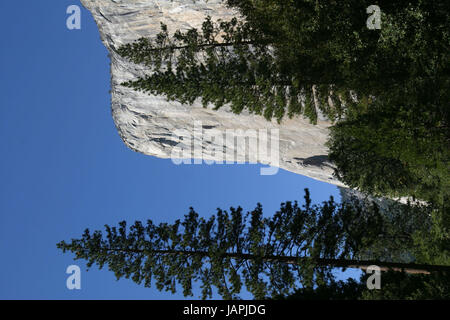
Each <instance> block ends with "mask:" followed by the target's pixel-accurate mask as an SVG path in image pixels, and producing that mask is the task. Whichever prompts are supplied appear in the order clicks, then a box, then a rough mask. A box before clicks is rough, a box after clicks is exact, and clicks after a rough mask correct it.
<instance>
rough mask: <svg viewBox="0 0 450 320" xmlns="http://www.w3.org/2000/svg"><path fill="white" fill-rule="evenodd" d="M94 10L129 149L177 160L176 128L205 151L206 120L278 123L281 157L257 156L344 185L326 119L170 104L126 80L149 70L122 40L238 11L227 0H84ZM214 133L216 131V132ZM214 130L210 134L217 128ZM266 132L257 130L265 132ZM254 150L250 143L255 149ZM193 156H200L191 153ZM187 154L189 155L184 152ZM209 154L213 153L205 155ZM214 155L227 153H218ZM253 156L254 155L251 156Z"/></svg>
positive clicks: (209, 126)
mask: <svg viewBox="0 0 450 320" xmlns="http://www.w3.org/2000/svg"><path fill="white" fill-rule="evenodd" d="M81 2H82V4H83V5H84V6H85V7H86V8H87V9H88V10H90V12H91V13H92V15H93V17H94V19H95V21H96V23H97V25H98V28H99V31H100V35H101V39H102V41H103V43H104V45H105V46H106V47H107V48H108V50H109V52H110V56H111V89H112V100H111V101H112V105H111V109H112V116H113V118H114V122H115V124H116V126H117V130H118V132H119V134H120V136H121V138H122V139H123V141H124V143H125V144H126V145H127V146H128V147H129V148H131V149H133V150H135V151H137V152H141V153H144V154H147V155H152V156H156V157H160V158H170V157H171V156H172V158H173V151H174V146H176V145H178V144H179V143H181V142H183V143H185V140H184V138H182V137H180V136H177V135H176V134H174V133H175V132H176V131H177V130H180V129H183V130H184V131H185V132H187V133H190V134H192V136H193V137H194V141H197V144H198V145H197V146H200V148H201V149H202V150H205V149H207V148H208V147H211V145H213V146H214V144H216V145H218V144H219V142H217V141H214V142H212V141H209V142H205V141H203V140H198V139H197V140H196V138H195V132H194V131H195V130H194V127H195V124H197V127H198V126H199V124H201V126H202V127H200V128H203V133H204V134H208V131H210V130H214V132H223V133H225V132H226V130H227V129H228V130H238V129H241V130H244V131H245V130H252V129H254V130H257V131H258V132H259V130H268V132H269V134H270V133H271V132H274V131H273V129H278V134H279V157H277V159H274V158H273V157H268V158H266V159H261V158H258V161H259V162H261V163H266V164H271V165H273V166H277V167H280V168H283V169H286V170H289V171H292V172H295V173H299V174H302V175H305V176H308V177H311V178H314V179H317V180H321V181H325V182H328V183H332V184H336V185H340V186H342V184H341V183H340V182H339V181H337V180H336V179H335V178H333V176H332V172H333V167H332V165H331V164H330V163H329V161H328V159H327V156H326V155H327V148H326V147H325V145H324V144H325V142H326V140H327V137H328V132H329V131H328V127H329V126H330V123H329V122H327V121H325V120H320V121H319V123H318V124H317V125H312V124H310V123H309V122H308V120H306V119H303V118H300V117H297V118H294V119H286V120H284V121H283V122H282V123H281V124H280V125H278V124H277V123H276V122H268V121H266V120H265V119H264V118H263V117H261V116H257V115H251V114H240V115H235V114H233V113H231V112H230V110H229V109H227V108H221V109H220V110H218V111H214V110H212V108H203V107H202V106H201V105H200V104H199V103H196V104H194V105H193V106H189V105H182V104H180V103H176V102H167V101H166V100H165V98H164V97H162V96H148V95H146V94H143V93H138V92H135V91H133V90H132V89H129V88H126V87H123V86H121V85H120V84H121V83H122V82H124V81H128V80H131V79H134V78H136V77H137V76H139V75H143V74H144V73H145V70H144V69H143V68H142V67H141V66H137V65H134V64H133V63H130V62H128V61H127V60H124V59H123V58H121V57H120V56H119V55H117V53H116V52H115V50H116V49H117V48H118V47H119V46H120V45H122V44H125V43H129V42H132V41H134V40H136V39H138V38H140V37H154V36H155V35H156V34H157V33H158V32H159V31H160V23H161V22H163V23H165V24H166V25H167V26H168V28H169V31H170V32H171V33H172V32H173V31H175V30H177V29H182V30H185V29H188V28H192V27H199V26H201V23H202V22H203V21H204V19H205V17H206V16H208V15H209V16H211V17H212V18H213V20H216V19H223V20H228V19H231V18H232V17H233V16H236V15H237V13H236V12H235V11H233V10H231V9H229V8H227V7H225V6H224V4H223V3H222V1H221V0H209V1H207V2H206V1H204V0H197V1H195V2H194V1H193V0H173V1H169V0H81ZM211 132H212V131H211ZM211 132H210V133H211ZM260 137H261V136H258V138H260ZM238 141H239V140H238ZM241 147H242V146H240V145H239V143H237V144H233V145H231V144H230V145H229V144H227V145H226V146H225V147H224V148H223V150H222V149H221V150H222V151H223V153H224V154H225V153H230V152H231V153H232V154H233V153H234V152H235V151H237V152H238V151H239V148H241ZM252 152H255V149H252V146H250V151H249V154H251V153H252ZM188 157H196V156H195V154H194V153H193V154H191V155H189V156H188ZM183 158H185V157H183ZM204 158H208V157H207V156H205V157H204ZM209 158H210V159H216V160H218V159H223V158H222V155H220V154H219V153H215V154H214V155H212V156H210V157H209ZM247 160H248V159H247Z"/></svg>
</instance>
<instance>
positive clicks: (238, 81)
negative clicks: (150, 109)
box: [118, 18, 342, 123]
mask: <svg viewBox="0 0 450 320" xmlns="http://www.w3.org/2000/svg"><path fill="white" fill-rule="evenodd" d="M161 28H162V31H161V33H159V34H158V36H157V37H156V39H155V40H150V39H145V38H142V39H139V40H138V41H136V42H135V43H132V44H127V45H124V46H122V47H120V48H119V50H118V53H119V54H120V55H121V56H123V57H126V58H128V59H130V60H131V61H133V62H134V63H140V64H144V65H145V66H146V67H147V68H148V70H149V75H148V76H146V77H143V78H139V79H137V80H133V81H129V82H126V83H124V84H123V85H125V86H128V87H131V88H134V89H136V90H139V91H144V92H147V93H150V94H159V95H165V96H166V97H167V98H168V99H169V100H176V101H179V102H181V103H189V104H192V103H193V102H194V101H195V100H196V99H201V101H202V103H203V105H204V106H205V107H206V106H207V105H208V104H212V105H213V106H214V107H215V108H216V109H218V108H220V107H222V106H223V105H224V104H230V106H231V109H232V111H233V112H235V113H240V112H241V111H242V110H244V109H246V110H248V111H250V112H251V113H256V114H261V115H263V116H264V117H266V119H268V120H270V119H272V118H276V119H277V120H278V121H279V122H280V121H281V119H282V118H283V117H284V116H285V114H286V113H287V115H288V116H289V117H293V116H294V115H296V114H303V115H305V116H307V117H308V118H309V119H310V120H311V122H313V123H315V122H316V121H317V114H316V112H317V109H324V108H325V105H324V104H317V105H316V104H314V102H313V97H312V93H311V91H312V86H313V85H314V84H315V82H313V81H311V79H309V78H308V77H305V76H303V74H296V73H292V70H291V67H292V66H287V65H284V64H286V63H290V62H287V61H284V60H280V59H279V58H278V57H277V56H276V55H275V54H274V49H273V47H272V45H268V40H267V39H266V38H265V35H263V34H261V33H260V32H259V31H258V30H255V29H254V28H251V26H250V25H249V24H247V23H242V22H238V21H237V20H236V19H232V20H231V21H229V22H224V21H219V22H217V23H213V22H212V21H211V19H210V18H208V19H206V21H205V22H204V23H203V26H202V30H201V32H199V31H198V30H197V29H191V30H188V31H186V32H181V31H177V32H176V33H175V34H174V35H173V37H171V36H169V34H168V32H167V27H166V26H165V25H162V27H161ZM219 34H220V36H219ZM288 70H289V72H286V71H288ZM321 88H322V95H323V98H324V99H325V100H326V99H327V97H328V96H332V97H333V98H334V99H335V100H337V97H336V96H333V95H334V94H333V91H332V90H330V89H331V84H330V85H322V86H321ZM303 105H306V106H307V108H306V109H304V108H302V106H303ZM303 110H304V111H305V112H302V111H303ZM322 111H323V112H324V111H325V110H322ZM336 111H338V113H339V114H340V113H342V110H340V109H336V110H335V109H332V110H331V109H328V110H327V111H326V112H324V113H325V114H327V115H330V117H332V118H335V117H338V114H337V113H336Z"/></svg>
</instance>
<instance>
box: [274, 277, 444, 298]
mask: <svg viewBox="0 0 450 320" xmlns="http://www.w3.org/2000/svg"><path fill="white" fill-rule="evenodd" d="M369 276H370V275H369V274H367V275H366V274H363V275H361V277H360V279H359V281H356V280H354V279H351V278H350V279H348V280H347V281H331V282H330V283H328V284H326V285H322V286H318V287H316V288H300V289H297V290H296V291H295V292H294V293H293V294H292V295H289V296H286V297H283V296H278V297H275V299H286V300H443V299H446V300H448V299H450V277H449V274H448V273H445V272H434V273H432V274H430V275H423V274H407V273H402V272H385V273H383V274H382V276H381V288H380V289H379V290H376V289H375V290H369V289H367V285H366V281H367V278H368V277H369Z"/></svg>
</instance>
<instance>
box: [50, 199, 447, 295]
mask: <svg viewBox="0 0 450 320" xmlns="http://www.w3.org/2000/svg"><path fill="white" fill-rule="evenodd" d="M405 212H408V211H405ZM422 216H423V215H422ZM409 217H410V218H411V219H412V216H411V215H410V216H409ZM386 219H387V218H385V217H384V215H383V214H382V213H381V212H380V210H379V209H378V207H377V206H376V205H374V204H368V205H359V204H358V203H356V202H355V203H353V204H350V203H343V204H337V203H336V202H334V200H333V199H332V198H330V200H329V201H327V202H324V203H323V204H321V205H312V204H311V199H310V196H309V192H308V191H307V190H305V203H304V205H303V206H300V205H299V204H298V203H297V202H294V203H292V202H286V203H283V204H282V205H281V207H280V210H279V211H278V212H276V213H275V214H274V216H273V217H271V218H264V217H263V211H262V207H261V205H260V204H258V206H257V207H256V208H255V209H254V210H253V211H251V212H248V213H247V214H244V213H243V210H242V208H240V207H238V208H230V211H229V212H227V211H222V210H220V209H218V211H217V215H213V216H211V217H210V218H208V219H204V218H201V217H199V215H198V214H197V213H196V212H195V211H194V210H193V209H192V208H191V210H190V212H189V213H188V214H187V215H186V216H185V217H184V220H183V221H180V220H177V221H175V223H173V224H168V223H161V224H159V225H155V224H153V222H152V221H151V220H148V221H147V223H146V224H143V223H142V222H139V221H137V222H135V223H134V224H133V225H131V226H130V227H129V228H127V223H126V222H125V221H123V222H121V223H119V227H118V228H117V227H110V226H108V225H106V226H105V227H106V234H105V235H104V234H103V233H102V232H101V231H94V232H92V233H91V232H90V231H89V230H88V229H87V230H86V231H85V233H84V234H83V236H82V238H81V239H72V241H71V242H70V243H66V242H64V241H62V242H60V243H59V244H58V245H57V246H58V248H60V249H62V250H63V252H66V251H70V252H73V253H74V254H75V258H76V259H85V260H86V261H87V266H88V267H91V266H92V265H94V264H97V265H98V266H99V268H102V267H104V266H105V265H107V266H108V268H109V269H110V270H111V271H113V272H114V273H115V275H116V277H117V278H118V279H119V278H122V277H125V278H131V279H132V280H133V281H134V282H136V283H138V284H141V283H143V284H144V285H145V286H147V287H149V286H151V284H152V281H153V282H154V283H155V284H156V287H157V289H158V290H166V291H171V292H175V291H176V290H177V285H178V286H181V288H182V290H183V294H184V295H185V296H190V295H192V294H193V282H194V281H196V282H199V283H200V285H201V288H202V293H201V296H202V298H208V297H211V294H212V287H215V288H216V289H217V291H218V293H219V294H220V295H221V296H222V297H223V298H225V299H231V298H237V297H238V294H239V293H240V292H241V290H242V288H243V286H244V285H245V287H246V288H247V290H248V291H249V292H250V293H252V294H253V295H254V297H255V298H258V299H262V298H265V297H268V296H275V295H287V294H290V293H292V290H294V289H295V288H298V287H299V286H301V287H308V288H313V287H314V286H315V285H323V284H327V283H329V282H330V281H333V279H334V276H333V273H332V270H333V269H334V268H361V269H365V268H367V266H369V265H372V264H376V265H378V266H380V268H382V270H390V269H393V270H398V271H401V270H403V271H405V272H412V273H417V272H419V273H428V272H430V271H434V270H447V269H449V268H450V267H446V266H445V265H444V266H440V265H430V264H420V261H417V260H416V261H414V260H411V259H410V258H408V259H404V258H402V257H401V256H400V255H398V254H396V253H395V252H394V253H392V255H391V256H387V255H386V253H385V252H382V254H378V253H377V252H376V249H377V248H379V247H380V246H382V245H383V244H384V243H386V242H389V243H391V242H395V241H397V240H400V239H397V237H398V236H401V237H403V238H402V241H404V243H405V245H408V247H407V248H404V249H405V250H409V251H411V247H409V243H408V242H407V241H405V239H404V237H405V233H404V232H402V233H400V232H398V231H399V226H395V224H394V223H392V221H391V222H390V224H391V225H392V228H391V229H392V230H389V228H388V227H387V224H386V223H387V222H388V224H389V221H388V220H389V219H388V220H386ZM415 228H416V229H417V228H419V229H420V228H422V229H423V230H426V228H427V225H426V224H423V223H422V224H419V223H417V224H415ZM424 228H425V229H424ZM412 229H413V230H414V228H412ZM407 236H410V235H407ZM380 239H382V240H380ZM396 239H397V240H396ZM398 243H400V241H398ZM397 250H398V251H401V250H402V248H397ZM384 251H386V250H384ZM413 254H414V253H413ZM365 257H366V258H372V259H373V258H376V259H378V260H362V259H361V258H365ZM392 257H395V258H396V259H399V260H397V261H392V260H391V258H392ZM399 257H400V258H399ZM401 259H403V260H401ZM417 262H418V263H419V264H418V263H417Z"/></svg>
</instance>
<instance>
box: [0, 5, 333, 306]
mask: <svg viewBox="0 0 450 320" xmlns="http://www.w3.org/2000/svg"><path fill="white" fill-rule="evenodd" d="M71 4H77V5H80V3H79V2H78V1H76V0H72V1H67V0H45V1H35V0H26V1H21V2H20V4H19V3H17V2H14V1H0V10H1V12H2V13H3V14H2V18H1V19H0V25H1V34H2V49H1V50H0V64H1V68H0V70H1V72H0V86H1V95H0V137H1V140H0V150H1V151H0V152H1V157H0V180H1V185H0V188H1V190H0V252H1V256H2V259H1V265H0V299H174V298H175V299H180V298H182V296H181V295H172V294H169V293H161V292H158V291H157V290H156V289H153V288H152V289H147V288H144V287H139V286H137V285H136V284H134V283H133V282H131V281H129V280H121V281H118V282H116V280H115V278H114V275H113V274H112V273H110V272H109V271H107V270H103V271H98V270H97V269H96V268H93V269H92V270H90V271H89V272H86V271H85V267H84V264H83V263H82V262H81V261H76V262H74V261H73V260H72V256H71V255H70V254H66V255H63V254H62V253H61V252H60V251H58V250H57V249H56V243H57V242H59V241H61V240H64V239H65V240H70V239H71V238H75V237H79V236H80V235H81V233H82V232H83V230H84V229H85V228H86V227H89V228H91V229H95V228H102V227H103V225H104V224H105V223H107V224H116V223H117V222H119V221H121V220H128V221H135V220H145V219H148V218H150V219H153V220H154V221H155V222H162V221H169V222H170V221H173V220H175V219H176V218H179V217H182V215H184V214H185V213H187V210H188V207H189V206H193V207H194V208H195V209H196V210H197V211H198V212H199V213H200V214H201V215H203V216H208V215H210V214H213V213H215V208H217V207H222V208H228V207H229V206H238V205H241V206H243V208H244V209H252V208H254V207H255V205H256V203H257V202H261V203H262V204H263V206H264V209H265V213H266V214H269V213H272V212H274V210H276V209H277V208H278V207H279V204H280V203H281V202H283V201H286V200H295V199H301V198H302V197H303V189H304V188H306V187H307V188H309V189H310V190H311V193H312V197H313V199H314V200H315V201H322V200H326V199H327V198H328V197H329V196H330V195H334V196H335V197H336V198H339V194H338V190H337V188H336V187H334V186H331V185H327V184H325V183H321V182H318V181H315V180H312V179H309V178H306V177H303V176H300V175H296V174H293V173H290V172H286V171H283V170H280V171H279V173H278V174H277V175H275V176H260V175H259V166H257V165H215V166H209V165H181V166H176V165H174V164H173V163H172V162H171V161H170V160H162V159H157V158H154V157H149V156H144V155H141V154H138V153H135V152H133V151H131V150H129V149H127V148H126V147H125V145H124V144H123V143H122V141H121V140H120V138H119V136H118V133H117V131H116V128H115V126H114V123H113V120H112V118H111V113H110V96H109V89H110V84H109V82H110V73H109V60H108V58H107V51H106V49H105V48H104V46H103V44H102V43H101V41H100V37H99V33H98V30H97V27H96V25H95V23H94V21H93V18H92V17H91V15H90V13H89V12H88V11H86V10H85V9H84V8H82V29H81V30H75V31H70V30H67V29H66V18H67V15H66V8H67V7H68V6H69V5H71ZM80 7H81V5H80ZM71 264H78V265H80V267H81V268H82V279H81V280H82V289H81V290H72V291H70V290H68V289H67V288H66V278H67V275H66V273H65V271H66V268H67V266H69V265H71Z"/></svg>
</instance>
